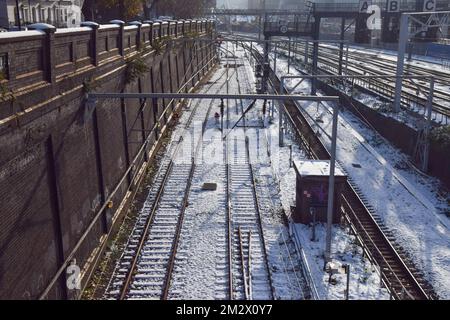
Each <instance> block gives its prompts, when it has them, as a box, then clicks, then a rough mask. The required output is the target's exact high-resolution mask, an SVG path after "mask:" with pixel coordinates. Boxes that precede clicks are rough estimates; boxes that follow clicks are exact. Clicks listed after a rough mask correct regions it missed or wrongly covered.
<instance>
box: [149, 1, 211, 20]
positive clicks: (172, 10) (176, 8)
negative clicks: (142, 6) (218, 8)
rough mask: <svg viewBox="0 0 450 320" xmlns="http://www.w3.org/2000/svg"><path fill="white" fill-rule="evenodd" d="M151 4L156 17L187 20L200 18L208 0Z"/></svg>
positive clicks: (156, 2) (155, 2)
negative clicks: (162, 16)
mask: <svg viewBox="0 0 450 320" xmlns="http://www.w3.org/2000/svg"><path fill="white" fill-rule="evenodd" d="M152 2H153V7H154V9H155V11H156V13H157V15H164V16H172V17H174V18H175V19H187V18H195V17H198V16H201V15H202V13H203V10H204V9H205V8H206V7H207V6H208V4H209V3H210V0H184V1H179V0H154V1H152Z"/></svg>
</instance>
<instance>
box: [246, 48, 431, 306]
mask: <svg viewBox="0 0 450 320" xmlns="http://www.w3.org/2000/svg"><path fill="white" fill-rule="evenodd" d="M247 50H249V48H248V47H247ZM252 54H253V56H254V57H255V58H256V59H257V60H259V61H262V55H261V54H260V53H259V52H258V51H257V50H255V49H254V50H253V52H252ZM269 83H270V84H271V86H272V88H273V90H274V92H277V90H278V88H279V86H280V81H279V79H278V77H277V76H276V75H275V74H274V72H273V70H270V81H269ZM285 108H286V110H287V113H286V117H287V118H288V120H289V123H290V124H291V126H292V127H293V129H294V132H296V134H297V135H298V137H299V141H300V143H301V144H302V145H303V147H304V149H305V151H306V152H307V153H308V154H309V157H310V158H313V159H330V155H329V153H328V150H327V149H326V147H325V146H324V145H323V143H322V142H321V141H320V139H319V138H318V137H317V136H316V134H315V131H314V129H313V128H312V127H311V125H310V123H309V122H308V120H307V118H306V117H305V116H304V115H303V113H302V111H301V110H300V108H298V107H297V105H296V104H295V103H294V102H293V101H287V102H286V103H285ZM341 167H342V166H341ZM342 200H343V201H342V203H343V205H342V208H341V209H342V212H343V213H344V216H345V218H346V220H347V222H348V223H349V225H350V227H351V229H352V230H353V232H354V234H355V235H356V237H357V239H358V241H359V242H360V244H361V246H362V247H363V249H364V252H365V253H366V254H367V256H368V257H369V259H370V260H371V261H372V262H373V263H374V264H376V265H377V266H378V267H379V270H380V274H381V277H382V281H383V283H384V285H385V286H386V288H387V289H388V290H389V292H390V294H391V297H392V298H394V299H420V300H421V299H432V298H433V296H434V293H433V291H432V288H431V287H430V286H429V285H428V283H427V282H426V281H425V280H424V279H423V275H422V274H421V273H420V272H419V271H418V270H417V269H416V268H415V267H414V264H413V263H412V262H411V261H410V259H409V258H408V257H407V254H406V252H404V250H403V249H402V248H401V247H400V246H399V245H397V244H396V243H395V237H394V235H393V234H392V233H390V231H389V230H388V229H387V228H386V227H385V226H383V225H382V223H381V219H379V218H378V217H377V215H376V212H375V211H374V210H373V208H372V207H371V206H370V204H368V202H367V200H366V199H365V197H364V196H363V195H361V194H360V192H358V187H357V186H356V185H355V184H354V183H353V181H352V180H351V179H349V181H348V183H347V185H346V186H345V188H344V192H343V195H342Z"/></svg>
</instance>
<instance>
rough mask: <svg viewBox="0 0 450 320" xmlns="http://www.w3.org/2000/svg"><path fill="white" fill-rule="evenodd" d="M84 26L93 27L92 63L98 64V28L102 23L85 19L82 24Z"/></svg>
mask: <svg viewBox="0 0 450 320" xmlns="http://www.w3.org/2000/svg"><path fill="white" fill-rule="evenodd" d="M80 25H81V26H82V27H89V28H91V29H92V33H91V43H92V46H91V56H92V64H93V65H94V66H98V28H99V27H100V25H99V24H98V23H97V22H93V21H84V22H82V23H81V24H80Z"/></svg>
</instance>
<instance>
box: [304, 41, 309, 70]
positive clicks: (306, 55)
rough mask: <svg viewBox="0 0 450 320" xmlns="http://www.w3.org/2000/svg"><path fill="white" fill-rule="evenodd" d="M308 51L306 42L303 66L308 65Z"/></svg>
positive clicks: (307, 42)
mask: <svg viewBox="0 0 450 320" xmlns="http://www.w3.org/2000/svg"><path fill="white" fill-rule="evenodd" d="M308 51H309V41H308V40H306V43H305V58H304V60H305V65H307V64H308V58H309V54H308Z"/></svg>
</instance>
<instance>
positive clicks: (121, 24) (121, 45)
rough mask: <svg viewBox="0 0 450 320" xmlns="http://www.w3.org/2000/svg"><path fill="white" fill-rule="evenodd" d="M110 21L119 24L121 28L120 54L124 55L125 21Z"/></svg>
mask: <svg viewBox="0 0 450 320" xmlns="http://www.w3.org/2000/svg"><path fill="white" fill-rule="evenodd" d="M110 23H112V24H117V25H119V28H120V29H119V43H118V47H119V54H120V55H121V56H124V55H125V48H124V43H123V36H124V28H125V22H123V21H122V20H111V21H110Z"/></svg>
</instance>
